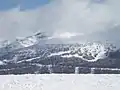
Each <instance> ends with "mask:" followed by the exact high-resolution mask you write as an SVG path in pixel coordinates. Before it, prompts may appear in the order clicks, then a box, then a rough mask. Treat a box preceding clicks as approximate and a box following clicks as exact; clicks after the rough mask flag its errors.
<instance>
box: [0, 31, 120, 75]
mask: <svg viewBox="0 0 120 90" xmlns="http://www.w3.org/2000/svg"><path fill="white" fill-rule="evenodd" d="M46 40H47V38H45V35H43V34H42V33H36V34H35V35H33V36H29V37H26V38H22V39H16V40H15V41H14V42H11V43H7V44H5V46H4V47H1V48H0V68H1V71H0V73H1V72H3V71H4V72H3V73H8V71H9V72H10V73H12V72H14V73H15V72H16V73H18V72H21V73H22V72H24V73H25V72H26V70H27V72H30V73H31V70H33V71H32V72H36V70H38V69H40V67H41V66H45V67H44V69H45V68H46V66H49V65H52V66H59V67H61V66H66V67H67V68H68V66H72V67H76V66H82V67H100V68H104V67H106V68H111V67H113V68H120V61H119V59H120V57H119V54H120V50H117V49H116V47H115V46H114V45H113V44H110V43H101V42H87V43H84V44H45V41H46ZM48 40H49V39H48ZM59 67H57V69H58V68H59ZM25 68H27V69H25ZM45 70H46V69H45ZM58 71H59V70H58Z"/></svg>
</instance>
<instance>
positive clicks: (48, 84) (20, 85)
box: [0, 74, 120, 90]
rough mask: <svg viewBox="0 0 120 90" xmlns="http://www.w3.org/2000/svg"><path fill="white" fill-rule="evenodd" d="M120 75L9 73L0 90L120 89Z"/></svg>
mask: <svg viewBox="0 0 120 90" xmlns="http://www.w3.org/2000/svg"><path fill="white" fill-rule="evenodd" d="M119 84H120V75H94V74H89V75H84V74H83V75H78V74H74V75H73V74H71V75H65V74H49V75H48V74H44V75H41V74H40V75H37V74H36V75H7V76H3V75H1V76H0V90H119V89H120V85H119Z"/></svg>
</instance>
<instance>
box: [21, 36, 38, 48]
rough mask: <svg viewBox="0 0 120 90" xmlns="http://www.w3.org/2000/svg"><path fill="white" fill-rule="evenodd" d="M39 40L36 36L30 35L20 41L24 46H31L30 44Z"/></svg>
mask: <svg viewBox="0 0 120 90" xmlns="http://www.w3.org/2000/svg"><path fill="white" fill-rule="evenodd" d="M36 42H37V39H36V37H35V36H32V37H28V38H26V39H23V40H21V41H19V43H20V44H21V45H22V46H24V47H29V46H32V45H34V44H35V43H36Z"/></svg>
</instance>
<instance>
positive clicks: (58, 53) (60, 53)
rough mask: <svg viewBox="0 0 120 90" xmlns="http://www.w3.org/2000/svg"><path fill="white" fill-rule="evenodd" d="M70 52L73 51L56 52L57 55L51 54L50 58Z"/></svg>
mask: <svg viewBox="0 0 120 90" xmlns="http://www.w3.org/2000/svg"><path fill="white" fill-rule="evenodd" d="M70 52H71V51H60V52H56V53H51V54H50V55H49V56H48V57H51V56H57V55H62V54H65V53H70Z"/></svg>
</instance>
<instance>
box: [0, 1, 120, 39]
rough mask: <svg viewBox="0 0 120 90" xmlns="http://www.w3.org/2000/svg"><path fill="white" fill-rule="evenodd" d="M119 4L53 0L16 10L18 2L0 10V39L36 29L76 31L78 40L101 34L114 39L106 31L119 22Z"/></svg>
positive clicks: (60, 31) (63, 31) (47, 31)
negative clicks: (34, 6) (31, 7)
mask: <svg viewBox="0 0 120 90" xmlns="http://www.w3.org/2000/svg"><path fill="white" fill-rule="evenodd" d="M119 5H120V0H53V1H52V2H51V3H49V4H46V5H44V6H42V7H38V8H34V9H30V10H25V11H20V6H19V5H18V6H17V7H15V8H12V9H9V10H7V11H0V38H1V39H9V40H13V39H15V38H16V37H25V36H28V35H31V34H32V33H34V32H36V31H42V32H45V33H46V34H48V35H49V36H56V35H59V34H62V33H66V32H69V33H77V34H76V35H77V37H79V38H81V39H82V38H84V39H94V38H96V39H97V38H98V39H101V40H103V36H102V35H103V33H105V35H104V39H109V38H108V37H111V38H114V37H115V35H112V34H111V35H110V36H109V33H111V32H114V31H116V30H115V29H114V28H116V27H118V26H119V24H120V10H119V8H120V6H119ZM111 28H112V29H111ZM118 33H119V34H120V32H119V30H118ZM118 33H117V34H118ZM91 35H92V36H91ZM96 35H97V36H96ZM88 36H89V37H88ZM94 36H95V37H94ZM90 37H91V38H90ZM74 39H75V36H74ZM78 41H79V40H78Z"/></svg>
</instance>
